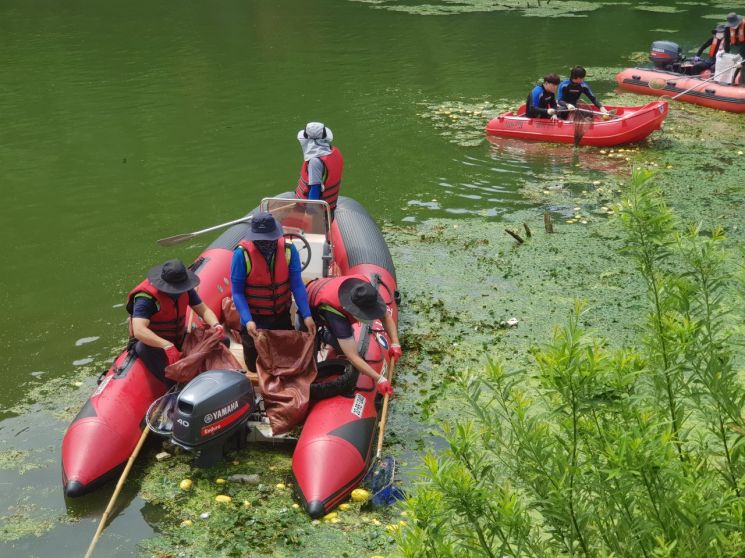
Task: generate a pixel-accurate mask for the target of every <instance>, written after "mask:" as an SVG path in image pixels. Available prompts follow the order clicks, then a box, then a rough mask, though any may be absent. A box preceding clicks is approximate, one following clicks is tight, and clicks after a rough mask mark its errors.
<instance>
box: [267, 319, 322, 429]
mask: <svg viewBox="0 0 745 558" xmlns="http://www.w3.org/2000/svg"><path fill="white" fill-rule="evenodd" d="M254 343H255V345H256V352H257V353H258V355H259V356H258V359H257V360H256V370H257V372H258V373H259V388H260V389H261V393H262V395H263V397H264V406H265V408H266V414H267V416H268V417H269V423H270V424H271V426H272V433H273V434H275V435H278V434H284V433H286V432H289V431H290V430H292V429H293V428H294V427H295V426H297V425H299V424H302V423H303V421H304V420H305V415H306V414H307V413H308V406H309V404H310V384H312V383H313V381H314V380H315V379H316V374H317V373H318V371H317V370H316V360H315V358H314V356H315V355H314V353H315V337H314V336H313V335H311V334H310V333H306V332H303V331H294V330H271V329H262V330H259V332H258V333H257V334H256V335H255V336H254Z"/></svg>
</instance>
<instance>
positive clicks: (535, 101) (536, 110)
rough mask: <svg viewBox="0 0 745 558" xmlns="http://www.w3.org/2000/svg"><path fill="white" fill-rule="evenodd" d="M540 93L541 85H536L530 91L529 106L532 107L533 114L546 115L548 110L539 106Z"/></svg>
mask: <svg viewBox="0 0 745 558" xmlns="http://www.w3.org/2000/svg"><path fill="white" fill-rule="evenodd" d="M542 94H543V87H541V86H540V85H539V86H536V87H535V88H534V89H533V91H531V92H530V106H531V107H532V111H533V114H539V115H542V116H548V111H547V110H546V109H545V108H543V107H541V99H542Z"/></svg>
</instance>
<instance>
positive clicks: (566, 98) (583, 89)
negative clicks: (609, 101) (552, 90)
mask: <svg viewBox="0 0 745 558" xmlns="http://www.w3.org/2000/svg"><path fill="white" fill-rule="evenodd" d="M586 75H587V71H586V70H585V69H584V68H583V67H582V66H575V67H574V68H572V69H571V71H570V73H569V79H565V80H564V81H562V82H561V83H560V84H559V89H558V92H557V94H556V104H557V105H559V107H561V108H563V109H565V110H564V111H561V109H560V112H561V113H562V118H565V119H566V118H568V116H569V112H571V111H573V110H575V109H576V108H577V105H578V104H579V98H580V97H581V96H582V95H585V96H586V97H587V98H588V99H590V102H591V103H592V104H593V105H595V106H596V107H597V108H598V110H599V111H600V112H602V113H603V114H608V110H607V109H606V108H605V107H604V106H603V104H602V103H601V102H600V101H598V99H597V97H595V95H594V94H593V92H592V89H590V86H589V85H587V84H586V83H585V81H584V79H585V76H586Z"/></svg>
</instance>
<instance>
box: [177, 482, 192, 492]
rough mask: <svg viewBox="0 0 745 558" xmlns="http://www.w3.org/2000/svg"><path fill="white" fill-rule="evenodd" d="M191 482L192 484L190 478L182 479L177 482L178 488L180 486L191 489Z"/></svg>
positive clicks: (183, 488)
mask: <svg viewBox="0 0 745 558" xmlns="http://www.w3.org/2000/svg"><path fill="white" fill-rule="evenodd" d="M192 484H194V483H192V482H191V479H184V480H182V481H181V482H180V483H179V485H178V487H179V488H180V489H181V490H191V485H192Z"/></svg>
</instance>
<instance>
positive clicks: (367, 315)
mask: <svg viewBox="0 0 745 558" xmlns="http://www.w3.org/2000/svg"><path fill="white" fill-rule="evenodd" d="M339 302H340V303H341V307H342V308H344V310H346V311H347V312H349V313H350V314H352V316H354V317H355V318H357V319H358V320H360V321H361V322H371V321H372V320H377V319H378V318H382V317H383V316H385V311H386V306H385V302H384V301H383V297H381V296H380V293H378V290H377V289H376V288H375V287H373V286H372V285H371V284H370V283H368V282H367V281H363V280H362V279H356V278H354V277H352V278H349V279H347V280H346V281H344V282H343V283H342V284H341V287H339Z"/></svg>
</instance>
